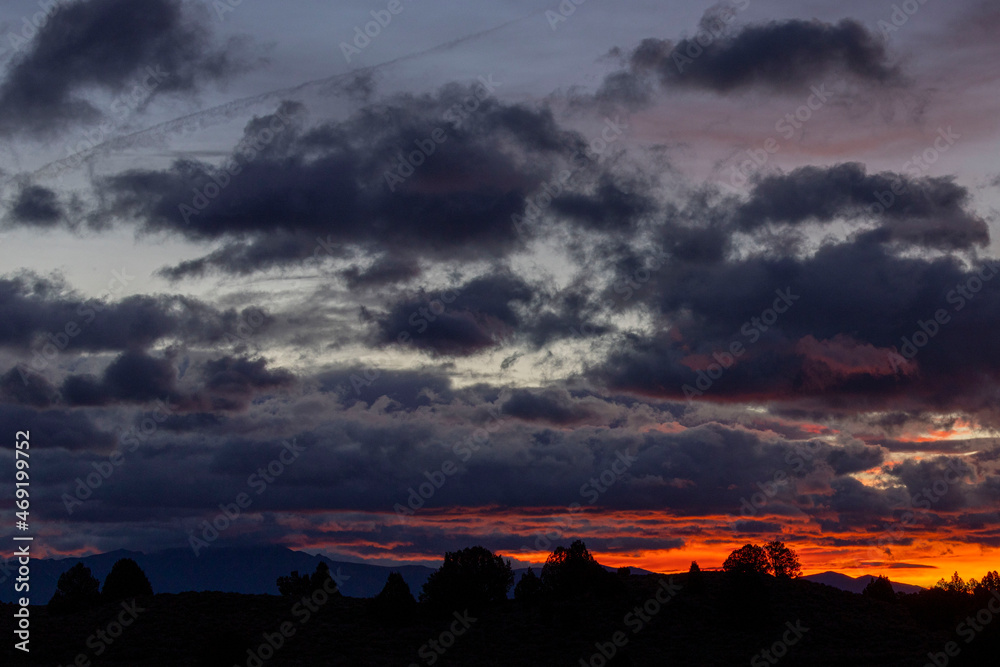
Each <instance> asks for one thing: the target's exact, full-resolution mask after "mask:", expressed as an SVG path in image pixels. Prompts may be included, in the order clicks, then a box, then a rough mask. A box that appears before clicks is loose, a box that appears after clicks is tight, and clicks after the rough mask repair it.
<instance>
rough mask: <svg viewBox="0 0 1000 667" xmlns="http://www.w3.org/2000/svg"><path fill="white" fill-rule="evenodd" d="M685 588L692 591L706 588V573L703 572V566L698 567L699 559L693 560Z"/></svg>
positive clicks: (698, 591)
mask: <svg viewBox="0 0 1000 667" xmlns="http://www.w3.org/2000/svg"><path fill="white" fill-rule="evenodd" d="M685 588H686V589H687V590H688V592H690V593H700V592H702V591H703V590H705V575H703V574H702V573H701V568H700V567H698V561H694V560H693V561H691V567H690V568H689V569H688V578H687V584H686V585H685Z"/></svg>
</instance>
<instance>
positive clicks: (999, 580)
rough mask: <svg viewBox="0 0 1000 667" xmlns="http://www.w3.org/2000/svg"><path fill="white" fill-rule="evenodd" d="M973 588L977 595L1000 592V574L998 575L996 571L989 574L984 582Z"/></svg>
mask: <svg viewBox="0 0 1000 667" xmlns="http://www.w3.org/2000/svg"><path fill="white" fill-rule="evenodd" d="M973 588H975V592H977V593H980V592H986V593H989V592H992V591H1000V574H997V571H996V570H993V571H992V572H987V573H986V574H984V575H983V579H982V581H980V582H979V584H978V585H976V586H974V587H973Z"/></svg>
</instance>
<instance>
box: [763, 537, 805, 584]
mask: <svg viewBox="0 0 1000 667" xmlns="http://www.w3.org/2000/svg"><path fill="white" fill-rule="evenodd" d="M764 551H766V552H767V562H768V564H769V566H770V568H769V569H770V572H771V573H773V574H774V576H776V577H786V578H793V577H800V576H802V566H801V565H800V564H799V557H798V556H796V555H795V552H794V551H792V550H791V549H789V548H788V547H786V546H785V543H784V542H779V541H777V540H772V541H771V542H768V543H767V544H765V545H764Z"/></svg>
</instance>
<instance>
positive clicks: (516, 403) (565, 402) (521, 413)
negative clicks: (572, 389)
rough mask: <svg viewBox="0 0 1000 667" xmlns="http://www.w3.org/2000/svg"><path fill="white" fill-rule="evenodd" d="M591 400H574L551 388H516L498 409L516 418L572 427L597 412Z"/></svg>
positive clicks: (588, 419) (592, 417) (566, 394)
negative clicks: (538, 390) (539, 390)
mask: <svg viewBox="0 0 1000 667" xmlns="http://www.w3.org/2000/svg"><path fill="white" fill-rule="evenodd" d="M596 407H597V406H596V405H595V404H594V402H590V401H577V400H574V399H573V398H572V397H571V396H570V395H569V394H568V393H567V392H565V391H559V390H555V389H550V390H547V391H543V392H532V391H528V390H527V389H515V390H514V391H512V392H511V394H510V397H509V398H508V399H507V400H506V401H505V402H504V403H503V405H502V406H501V407H500V411H501V412H502V413H503V414H505V415H507V416H509V417H514V418H515V419H521V420H523V421H528V422H547V423H549V424H554V425H557V426H571V425H574V424H582V423H585V422H588V421H591V420H593V419H594V418H595V417H596V416H597V414H598V411H597V410H596V409H595V408H596Z"/></svg>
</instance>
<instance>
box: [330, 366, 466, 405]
mask: <svg viewBox="0 0 1000 667" xmlns="http://www.w3.org/2000/svg"><path fill="white" fill-rule="evenodd" d="M316 380H317V381H318V383H319V389H320V391H322V392H334V393H336V394H337V395H338V396H339V397H340V400H341V401H342V402H343V404H344V405H345V406H350V405H353V404H354V403H356V402H358V401H362V402H364V403H367V404H368V405H371V404H373V403H374V402H375V401H377V400H378V399H379V398H381V397H383V396H385V397H387V398H389V399H390V400H392V401H393V402H394V403H396V404H398V405H400V406H402V407H403V408H407V409H413V408H415V407H417V406H421V405H431V404H432V403H435V402H437V401H443V402H445V403H447V402H450V401H451V397H452V396H453V392H452V389H451V379H450V378H449V377H448V376H447V375H445V374H442V373H434V372H430V371H415V370H413V371H395V370H381V369H373V368H362V367H359V366H355V367H350V368H342V369H336V370H330V371H324V372H323V373H321V374H319V375H318V376H317V377H316Z"/></svg>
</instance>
